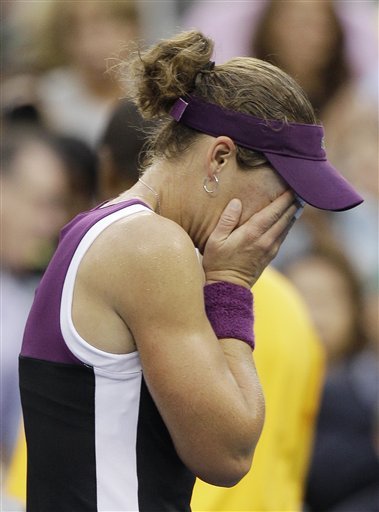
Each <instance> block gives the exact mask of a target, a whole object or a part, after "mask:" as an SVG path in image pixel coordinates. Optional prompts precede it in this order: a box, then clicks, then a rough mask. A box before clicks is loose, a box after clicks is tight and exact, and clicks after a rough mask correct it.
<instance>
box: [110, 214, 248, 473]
mask: <svg viewBox="0 0 379 512" xmlns="http://www.w3.org/2000/svg"><path fill="white" fill-rule="evenodd" d="M126 227H127V232H128V233H127V234H128V236H127V237H124V238H125V240H126V242H123V241H120V242H117V241H116V243H115V247H114V249H115V250H114V251H113V259H112V261H113V264H112V278H111V279H110V282H111V286H112V297H113V301H114V308H115V310H116V311H117V313H118V314H119V315H120V316H121V317H122V318H123V320H124V322H125V323H126V324H127V326H128V328H129V330H130V331H131V333H132V334H133V337H134V340H135V342H136V345H137V349H138V351H139V355H140V359H141V364H142V369H143V374H144V378H145V381H146V384H147V386H148V388H149V391H150V393H151V395H152V397H153V399H154V402H155V404H156V405H157V407H158V409H159V412H160V414H161V416H162V418H163V420H164V421H165V423H166V426H167V428H168V430H169V431H170V434H171V437H172V439H173V442H174V444H175V446H176V449H177V451H178V453H179V455H180V456H181V457H182V459H183V460H184V462H185V463H186V464H187V465H188V466H189V467H190V468H191V469H192V471H193V472H194V473H196V474H198V475H199V474H201V475H203V476H202V477H203V478H212V479H213V478H214V479H215V480H212V481H213V483H214V482H215V481H218V479H219V478H221V480H220V481H223V480H222V478H224V476H225V474H226V473H230V471H233V470H234V469H233V470H232V469H231V468H232V466H233V462H234V461H236V464H237V466H239V464H240V461H239V457H240V454H242V457H245V455H246V450H247V451H249V450H251V445H252V438H253V434H252V422H254V421H255V420H254V418H255V416H256V411H255V410H254V407H253V410H250V411H247V410H246V409H247V407H246V403H245V400H244V399H243V398H242V393H241V389H240V387H239V384H238V383H237V381H236V379H235V377H234V375H233V374H232V372H231V371H230V367H229V365H228V361H227V358H226V356H225V354H224V350H223V346H222V344H220V343H219V340H218V339H217V337H216V335H215V334H214V331H213V329H212V327H211V325H210V323H209V321H208V318H207V316H206V313H205V307H204V296H203V286H204V275H203V271H202V267H201V265H200V263H199V260H198V257H197V254H196V251H195V248H194V246H193V244H192V242H191V240H190V238H189V237H188V235H187V234H186V233H185V232H184V231H183V230H182V229H181V228H180V227H179V226H177V225H176V224H174V223H172V222H171V221H168V220H167V219H161V218H156V217H155V216H151V218H150V219H149V218H147V217H146V218H145V220H144V222H143V223H138V222H135V223H129V224H128V226H126ZM120 240H121V239H120ZM235 343H237V345H238V346H240V348H241V352H242V353H243V354H244V361H245V362H244V363H243V364H241V365H240V366H239V368H240V370H238V372H241V373H242V374H243V375H244V379H245V374H246V368H247V366H249V367H250V368H249V369H248V373H249V376H248V377H247V380H246V382H248V389H251V393H250V391H249V395H250V394H253V395H254V393H255V391H256V376H255V370H254V368H253V363H252V358H251V351H250V349H249V347H247V345H246V344H245V343H243V342H238V341H235ZM237 345H234V346H235V347H237ZM237 359H239V358H237ZM245 367H246V368H245ZM238 372H237V373H238ZM250 374H251V375H250ZM252 418H253V420H252ZM215 425H217V429H216V430H215ZM231 459H232V460H233V462H231ZM238 472H239V467H238V470H237V473H238ZM210 475H212V476H210ZM219 475H221V476H219ZM228 478H229V477H228ZM231 478H234V477H231Z"/></svg>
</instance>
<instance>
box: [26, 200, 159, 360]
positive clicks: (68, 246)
mask: <svg viewBox="0 0 379 512" xmlns="http://www.w3.org/2000/svg"><path fill="white" fill-rule="evenodd" d="M135 204H141V205H143V206H146V207H147V208H149V209H150V207H149V206H148V205H147V204H145V203H144V202H142V201H140V200H139V199H131V200H129V201H123V202H120V203H117V204H114V205H110V206H105V207H103V208H101V206H102V205H99V206H97V207H95V208H93V209H92V210H90V211H88V212H84V213H81V214H79V215H77V216H76V217H75V218H74V219H73V220H72V221H71V222H69V223H68V224H67V225H66V226H64V227H63V229H62V230H61V233H60V238H59V244H58V247H57V249H56V251H55V254H54V256H53V257H52V259H51V261H50V263H49V266H48V267H47V269H46V272H45V274H44V276H43V277H42V279H41V282H40V284H39V286H38V288H37V291H36V295H35V298H34V302H33V305H32V308H31V310H30V313H29V317H28V320H27V323H26V327H25V332H24V338H23V343H22V348H21V355H22V356H25V357H32V358H35V359H42V360H45V361H52V362H57V363H66V364H84V363H83V362H82V361H80V360H79V359H78V358H77V357H75V355H74V354H73V353H72V352H71V351H70V350H69V348H68V347H67V345H66V343H65V341H64V339H63V336H62V332H61V328H60V308H61V296H62V290H63V285H64V281H65V277H66V273H67V270H68V267H69V266H70V263H71V259H72V257H73V255H74V253H75V251H76V249H77V247H78V245H79V243H80V241H81V240H82V238H83V237H84V235H85V234H86V233H87V231H88V230H89V229H90V228H91V227H92V226H93V225H94V224H96V223H97V222H99V221H100V220H101V219H103V218H104V217H107V216H108V215H110V214H112V213H114V212H117V211H119V210H122V209H123V208H127V207H128V206H132V205H135Z"/></svg>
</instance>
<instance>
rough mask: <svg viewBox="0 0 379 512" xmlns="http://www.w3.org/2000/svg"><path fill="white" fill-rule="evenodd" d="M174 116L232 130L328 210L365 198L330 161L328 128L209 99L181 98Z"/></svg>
mask: <svg viewBox="0 0 379 512" xmlns="http://www.w3.org/2000/svg"><path fill="white" fill-rule="evenodd" d="M170 115H171V116H172V117H173V118H174V119H175V120H176V121H178V122H180V123H183V124H184V125H186V126H188V127H189V128H193V129H194V130H197V131H199V132H202V133H206V134H207V135H212V136H213V137H218V136H220V135H227V136H228V137H230V138H231V139H233V141H234V142H235V143H236V144H238V145H239V146H242V147H245V148H249V149H252V150H255V151H260V152H261V153H263V154H264V155H265V157H266V158H267V160H268V161H269V162H270V164H271V165H272V166H273V168H274V169H275V170H276V171H277V172H278V173H279V174H280V176H281V177H282V178H283V179H284V180H285V181H286V182H287V183H288V185H289V186H290V187H291V188H292V189H293V190H294V191H295V192H296V194H297V195H298V196H300V197H301V198H302V199H303V200H304V201H305V202H307V203H309V204H310V205H312V206H315V207H316V208H321V209H323V210H334V211H339V210H348V209H349V208H353V207H354V206H357V205H358V204H360V203H362V202H363V198H362V197H361V196H360V195H359V194H358V193H357V192H356V191H355V190H354V188H353V187H352V186H351V185H350V184H349V183H348V182H347V181H346V180H345V178H343V176H341V174H340V173H339V172H338V171H337V170H336V169H335V168H334V167H333V166H332V165H331V164H330V163H329V162H328V160H327V158H326V153H325V145H324V130H323V127H322V126H320V125H316V124H300V123H285V122H282V121H276V120H265V119H260V118H258V117H253V116H251V115H250V114H244V113H242V112H236V111H234V110H228V109H226V108H223V107H221V106H219V105H216V104H214V103H207V102H206V101H204V100H202V99H200V98H199V97H198V96H186V98H185V99H183V98H179V99H178V100H176V102H175V103H174V105H173V107H172V109H171V111H170Z"/></svg>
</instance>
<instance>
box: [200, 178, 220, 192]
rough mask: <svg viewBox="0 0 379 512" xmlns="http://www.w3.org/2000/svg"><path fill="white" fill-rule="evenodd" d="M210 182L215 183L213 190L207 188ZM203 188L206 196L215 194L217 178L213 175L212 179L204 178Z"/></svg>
mask: <svg viewBox="0 0 379 512" xmlns="http://www.w3.org/2000/svg"><path fill="white" fill-rule="evenodd" d="M211 181H214V182H215V185H214V187H213V188H208V185H209V183H210V182H211ZM203 188H204V190H205V192H206V193H207V194H215V193H216V192H217V189H218V178H217V176H216V175H213V177H212V178H208V176H206V177H205V178H204V182H203Z"/></svg>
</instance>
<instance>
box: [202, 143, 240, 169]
mask: <svg viewBox="0 0 379 512" xmlns="http://www.w3.org/2000/svg"><path fill="white" fill-rule="evenodd" d="M235 158H236V145H235V144H234V142H233V141H232V139H231V138H230V137H226V136H225V135H222V136H220V137H216V138H214V139H213V140H212V142H211V144H210V146H209V149H208V152H207V161H206V164H207V175H208V177H209V178H212V176H214V175H216V174H218V173H220V172H221V171H222V170H224V169H225V168H226V167H227V166H228V165H230V164H234V163H235Z"/></svg>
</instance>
